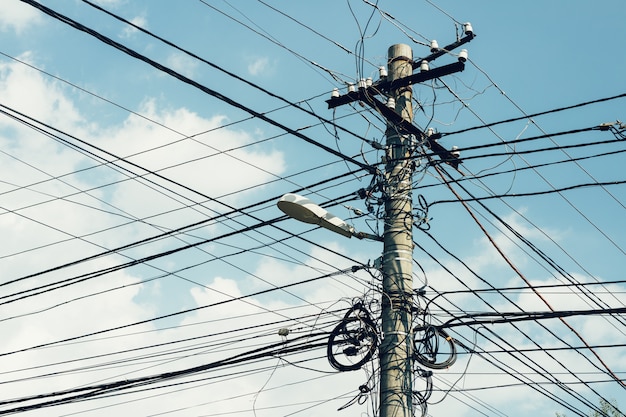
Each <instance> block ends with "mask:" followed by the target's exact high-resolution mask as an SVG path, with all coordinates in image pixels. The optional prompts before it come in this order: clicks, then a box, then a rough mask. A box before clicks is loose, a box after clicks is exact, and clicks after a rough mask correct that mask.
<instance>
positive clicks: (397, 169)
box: [380, 44, 413, 417]
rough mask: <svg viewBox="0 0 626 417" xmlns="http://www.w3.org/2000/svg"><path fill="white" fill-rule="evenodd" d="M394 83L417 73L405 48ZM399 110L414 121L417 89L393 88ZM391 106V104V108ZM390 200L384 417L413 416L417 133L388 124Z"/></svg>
mask: <svg viewBox="0 0 626 417" xmlns="http://www.w3.org/2000/svg"><path fill="white" fill-rule="evenodd" d="M388 59H389V60H388V72H389V75H388V80H389V81H390V82H393V81H394V80H397V79H400V78H405V77H408V76H410V75H411V74H412V72H413V52H412V50H411V47H410V46H408V45H404V44H398V45H393V46H391V47H390V48H389V52H388ZM390 93H391V97H392V98H393V100H394V101H395V111H396V113H397V114H399V115H400V116H401V117H402V119H403V120H406V121H407V122H409V123H411V122H412V121H413V108H412V104H411V97H412V89H411V85H408V86H403V87H400V88H397V89H393V90H392V91H391V92H390ZM388 105H389V104H388ZM386 137H387V143H386V144H387V162H386V166H385V177H386V181H387V184H386V187H385V192H386V195H387V199H386V202H385V213H386V217H385V228H384V234H383V241H384V250H383V263H382V272H383V300H382V337H383V340H382V342H381V345H380V373H381V379H380V417H413V404H412V391H413V387H412V385H413V384H412V374H413V372H412V356H413V333H412V326H411V306H412V303H413V272H412V268H413V216H412V211H413V204H412V194H411V188H412V187H411V186H412V180H413V168H412V162H411V158H410V156H411V148H412V146H411V145H412V144H411V138H412V136H411V135H406V134H400V133H399V132H398V128H397V126H396V125H395V124H394V123H391V122H388V123H387V131H386Z"/></svg>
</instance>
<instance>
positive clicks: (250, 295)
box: [0, 268, 352, 357]
mask: <svg viewBox="0 0 626 417" xmlns="http://www.w3.org/2000/svg"><path fill="white" fill-rule="evenodd" d="M351 271H352V268H348V269H344V270H341V271H338V272H332V273H329V274H324V275H321V276H317V277H314V278H309V279H304V280H301V281H298V282H294V283H290V284H285V285H281V286H280V287H274V288H268V289H265V290H260V291H256V292H253V293H250V294H246V295H242V296H239V297H233V298H229V299H227V300H223V301H218V302H215V303H211V304H205V305H202V306H198V307H193V308H188V309H185V310H181V311H177V312H174V313H169V314H165V315H161V316H157V317H153V318H151V319H145V320H140V321H136V322H133V323H128V324H124V325H121V326H116V327H111V328H108V329H103V330H97V331H93V332H90V333H87V334H83V335H79V336H72V337H68V338H65V339H61V340H56V341H53V342H46V343H41V344H38V345H34V346H30V347H26V348H21V349H17V350H13V351H9V352H0V357H3V356H9V355H13V354H16V353H22V352H26V351H29V350H33V349H39V348H42V347H47V346H53V345H57V344H59V343H66V342H73V341H75V340H79V339H84V338H86V337H90V336H96V335H100V334H104V333H109V332H112V331H115V330H121V329H126V328H129V327H133V326H138V325H140V324H145V323H150V322H152V321H157V320H162V319H166V318H170V317H175V316H179V315H181V314H187V313H191V312H194V311H199V310H204V309H206V308H210V307H216V306H220V305H224V304H228V303H231V302H235V301H241V300H244V299H246V298H250V297H257V296H259V295H264V294H268V293H271V292H274V291H279V290H282V289H285V288H291V287H294V286H296V285H301V284H308V283H310V282H314V281H318V280H320V279H324V278H328V277H331V276H334V275H340V274H344V273H347V272H351Z"/></svg>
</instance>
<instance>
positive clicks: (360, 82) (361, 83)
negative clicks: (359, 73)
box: [359, 78, 366, 88]
mask: <svg viewBox="0 0 626 417" xmlns="http://www.w3.org/2000/svg"><path fill="white" fill-rule="evenodd" d="M365 87H366V84H365V78H361V79H360V80H359V88H365Z"/></svg>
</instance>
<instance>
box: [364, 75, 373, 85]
mask: <svg viewBox="0 0 626 417" xmlns="http://www.w3.org/2000/svg"><path fill="white" fill-rule="evenodd" d="M372 84H374V80H372V77H367V79H366V80H365V85H366V86H367V87H371V86H372Z"/></svg>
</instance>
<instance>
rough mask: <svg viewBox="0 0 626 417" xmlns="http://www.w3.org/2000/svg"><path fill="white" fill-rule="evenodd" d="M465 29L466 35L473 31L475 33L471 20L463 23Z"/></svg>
mask: <svg viewBox="0 0 626 417" xmlns="http://www.w3.org/2000/svg"><path fill="white" fill-rule="evenodd" d="M463 30H464V31H465V34H466V35H471V34H472V33H474V28H473V27H472V24H471V23H470V22H465V23H463Z"/></svg>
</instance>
